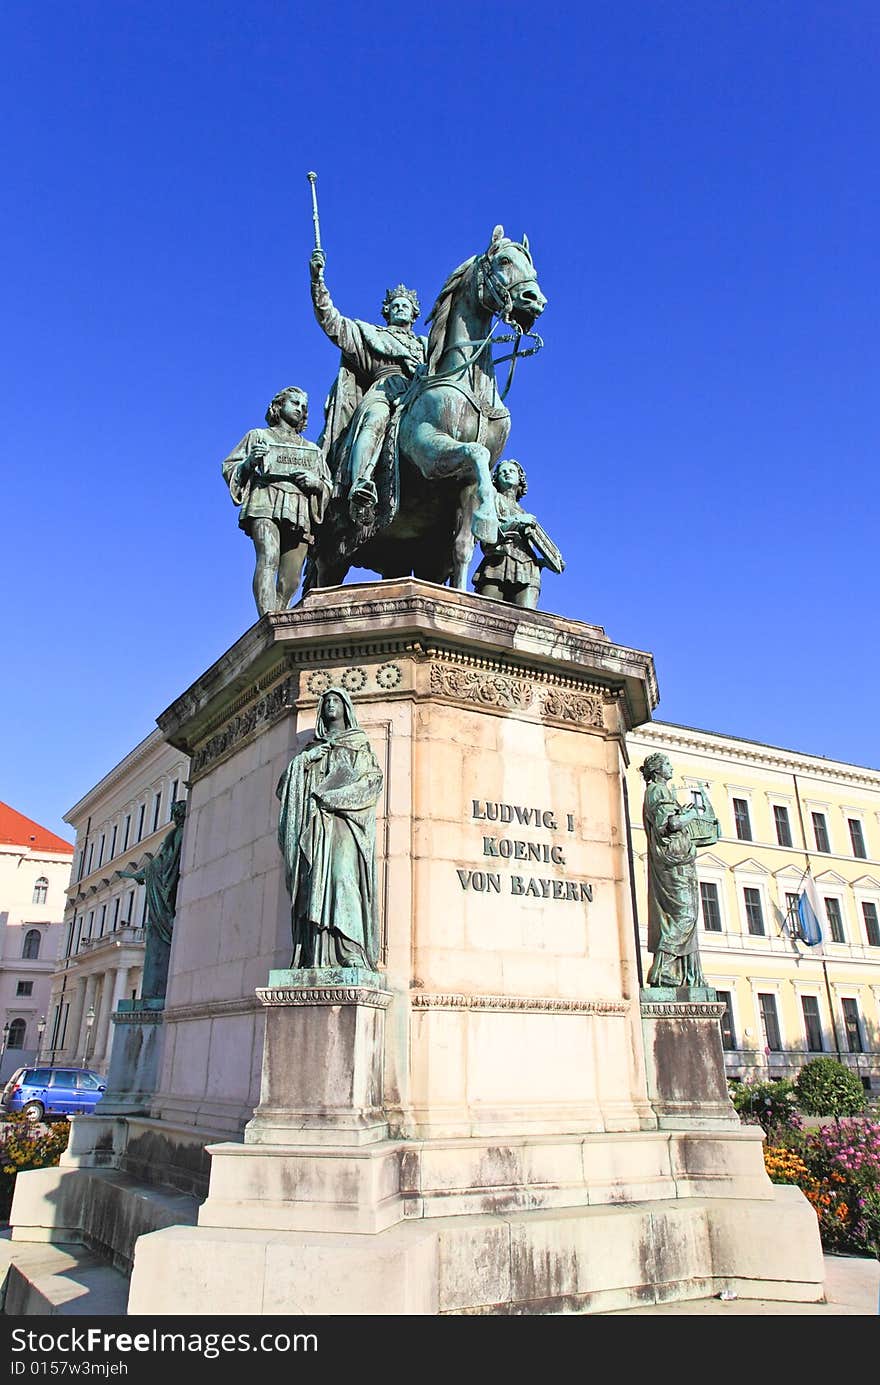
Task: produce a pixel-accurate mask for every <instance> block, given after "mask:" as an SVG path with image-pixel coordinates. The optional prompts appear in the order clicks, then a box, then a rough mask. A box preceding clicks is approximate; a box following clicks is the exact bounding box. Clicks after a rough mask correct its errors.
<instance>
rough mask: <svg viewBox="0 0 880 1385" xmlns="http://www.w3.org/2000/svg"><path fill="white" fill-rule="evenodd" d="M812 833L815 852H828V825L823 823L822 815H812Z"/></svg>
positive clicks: (829, 848)
mask: <svg viewBox="0 0 880 1385" xmlns="http://www.w3.org/2000/svg"><path fill="white" fill-rule="evenodd" d="M812 818H813V832H814V834H815V837H816V850H817V851H830V850H831V847H830V846H829V844H828V824H827V823H826V821H825V814H824V813H813V814H812Z"/></svg>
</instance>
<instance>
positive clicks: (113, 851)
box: [107, 823, 118, 861]
mask: <svg viewBox="0 0 880 1385" xmlns="http://www.w3.org/2000/svg"><path fill="white" fill-rule="evenodd" d="M117 831H118V828H117V826H116V824H115V823H114V824H113V831H112V833H111V834H110V855H109V856H108V857H107V860H108V861H112V860H113V857H114V856H115V855H116V833H117Z"/></svg>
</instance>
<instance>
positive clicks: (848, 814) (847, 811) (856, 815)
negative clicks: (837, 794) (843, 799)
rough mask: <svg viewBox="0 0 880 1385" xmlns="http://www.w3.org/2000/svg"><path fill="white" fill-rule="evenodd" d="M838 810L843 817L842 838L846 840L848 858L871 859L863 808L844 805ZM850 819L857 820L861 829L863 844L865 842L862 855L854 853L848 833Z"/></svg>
mask: <svg viewBox="0 0 880 1385" xmlns="http://www.w3.org/2000/svg"><path fill="white" fill-rule="evenodd" d="M840 812H841V816H842V817H843V832H844V840H845V841H846V844H847V846H848V848H849V856H850V859H851V860H853V861H870V860H871V849H870V846H869V845H868V828H867V824H866V823H865V814H864V812H863V810H862V809H861V808H846V807H844V808H841V810H840ZM850 821H852V822H857V823H858V824H859V826H860V827H861V829H862V841H863V842H864V844H865V854H864V856H857V855H856V854H855V851H854V850H853V842H852V836H851V835H850V830H849V824H850Z"/></svg>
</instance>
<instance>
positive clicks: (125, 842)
mask: <svg viewBox="0 0 880 1385" xmlns="http://www.w3.org/2000/svg"><path fill="white" fill-rule="evenodd" d="M130 835H131V813H126V815H125V830H124V831H123V833H122V850H123V851H127V850H128V839H129V837H130Z"/></svg>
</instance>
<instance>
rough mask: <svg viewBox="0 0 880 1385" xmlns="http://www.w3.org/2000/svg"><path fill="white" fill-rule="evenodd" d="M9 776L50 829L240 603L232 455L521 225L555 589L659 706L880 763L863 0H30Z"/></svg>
mask: <svg viewBox="0 0 880 1385" xmlns="http://www.w3.org/2000/svg"><path fill="white" fill-rule="evenodd" d="M0 44H2V51H3V53H4V77H3V83H2V91H0V108H2V109H0V117H2V130H3V134H4V145H5V157H4V161H3V191H4V194H5V202H6V207H5V211H4V215H3V217H2V220H0V242H2V250H3V264H4V269H5V274H4V279H5V281H6V283H5V289H4V294H3V298H4V306H5V309H6V312H5V330H4V332H3V338H2V347H0V350H2V353H3V362H2V371H0V382H2V392H3V400H4V406H3V413H4V433H5V436H6V437H7V440H8V442H9V447H8V453H7V458H6V465H5V485H4V491H3V493H4V501H5V506H4V508H5V520H6V523H5V533H4V535H3V542H2V546H0V552H2V562H3V596H4V601H3V625H4V639H3V658H2V678H0V687H2V694H0V695H2V707H0V712H2V723H0V724H2V728H3V753H2V761H3V763H2V774H0V798H2V799H4V800H6V801H8V802H9V803H11V804H12V805H13V806H14V807H16V808H17V809H19V810H20V811H21V812H24V813H27V814H28V815H29V816H31V817H34V818H36V819H37V820H38V821H39V822H41V823H43V824H44V825H45V826H47V827H49V828H51V829H53V830H56V831H59V830H60V831H66V829H65V828H64V825H63V823H62V814H63V813H64V812H65V811H66V810H67V809H68V808H69V807H70V806H71V805H72V804H73V803H74V802H75V801H76V800H77V799H78V798H79V797H80V796H81V795H82V793H83V792H85V790H87V789H88V788H89V787H90V786H91V785H92V784H93V783H94V782H95V781H96V780H97V779H98V778H99V777H100V776H101V775H102V774H104V773H105V772H106V771H107V770H108V769H110V768H111V767H112V766H113V765H114V764H115V763H116V761H117V760H118V759H120V758H121V757H122V756H123V755H124V754H125V753H126V752H127V751H128V750H129V749H130V748H131V747H132V746H133V745H134V744H135V743H136V742H137V741H138V740H139V739H141V738H142V737H143V736H144V735H146V734H147V733H148V732H149V731H150V730H151V729H152V728H153V726H154V724H155V717H156V716H157V714H158V713H160V712H161V711H162V710H163V709H164V708H165V707H166V706H167V705H168V704H169V703H170V702H171V701H172V700H173V699H174V698H175V697H176V696H177V695H178V694H179V693H181V692H182V691H183V690H184V689H185V688H186V687H187V686H188V685H189V684H190V683H191V682H192V680H193V679H194V678H196V677H197V676H198V675H199V674H200V673H201V672H203V670H204V669H205V668H206V667H207V666H208V665H209V664H211V663H212V662H213V661H214V660H215V659H216V658H217V657H219V655H220V654H222V653H223V651H224V650H225V649H227V648H228V647H229V645H231V644H232V643H233V642H234V641H235V640H236V639H237V638H238V636H239V635H240V634H242V632H243V631H244V630H245V629H246V628H247V627H248V626H249V625H250V624H251V623H252V621H253V619H254V618H255V612H254V609H253V604H252V597H251V591H250V579H251V570H252V548H251V545H250V542H249V540H247V539H246V538H245V536H244V535H243V534H242V533H241V532H240V531H239V530H238V528H237V526H236V514H235V510H234V507H233V505H232V503H231V501H230V499H229V496H228V494H227V492H226V489H225V487H224V485H223V482H222V479H221V476H220V462H221V459H222V458H223V457H224V456H225V455H226V453H227V452H228V451H229V450H230V449H231V447H232V446H233V445H234V444H235V443H236V442H237V441H238V439H239V438H240V437H241V436H242V434H243V433H244V432H245V431H246V429H247V428H249V427H252V426H255V425H257V424H259V423H260V422H261V421H262V417H263V412H264V410H265V406H266V403H267V401H268V399H269V398H270V397H271V395H272V394H274V393H275V391H276V390H278V389H279V388H281V387H282V386H284V385H287V384H290V383H297V384H301V385H303V386H304V387H305V388H306V389H307V390H308V391H309V394H310V395H311V401H312V418H311V422H310V428H309V432H310V434H311V436H312V437H314V436H316V435H317V432H318V431H319V424H320V413H321V402H322V400H323V398H324V395H325V393H326V391H327V388H328V386H329V384H330V383H331V380H332V379H333V376H334V373H335V369H336V363H337V356H336V352H335V351H334V349H333V347H332V346H331V345H330V343H329V342H328V341H327V340H326V339H325V338H324V337H323V335H322V334H321V332H320V331H319V329H318V327H317V325H316V324H315V322H314V320H313V318H312V315H311V308H310V303H309V295H308V274H307V262H308V256H309V252H310V249H311V237H312V223H311V209H310V201H309V190H308V183H307V181H306V177H305V174H306V171H307V170H308V169H311V168H314V169H316V170H317V171H318V174H319V184H318V187H319V193H320V200H321V217H322V232H323V239H324V243H325V246H326V249H327V252H328V263H327V281H328V284H329V286H330V289H331V291H332V293H333V295H334V297H335V299H336V301H337V303H338V305H339V306H340V308H341V309H342V311H344V312H346V313H348V314H349V315H351V316H358V317H367V318H371V319H376V317H377V312H378V307H379V303H380V301H381V298H382V295H383V294H384V291H385V288H386V286H388V285H389V284H394V283H397V282H398V281H399V280H400V279H403V280H405V281H406V282H407V283H411V284H413V285H414V286H416V287H417V288H418V289H419V291H420V293H421V297H422V301H423V305H425V308H426V310H427V306H428V305H429V304H430V303H431V301H432V300H433V297H434V295H435V294H436V292H437V290H438V288H439V287H440V285H441V284H442V282H443V280H444V278H445V277H446V275H447V274H448V273H449V271H450V270H451V269H452V268H453V267H454V266H455V265H456V264H458V263H459V262H460V261H461V260H463V259H464V258H465V257H466V256H468V255H470V254H472V253H474V252H475V251H477V250H479V249H481V248H483V247H484V245H485V244H486V242H487V240H488V237H489V235H490V233H491V230H492V227H493V225H494V224H495V223H496V222H502V223H503V224H504V226H505V228H506V229H507V231H508V232H509V233H511V234H513V235H515V236H516V237H517V238H518V237H520V236H521V234H522V233H523V232H524V231H525V232H527V233H528V235H529V238H530V240H531V244H532V250H533V254H534V258H535V263H536V267H537V269H538V274H539V278H540V282H541V287H542V288H543V290H544V292H545V293H546V295H547V297H548V299H549V306H548V308H547V310H546V312H545V314H544V317H543V320H542V326H541V331H542V333H543V335H544V337H545V340H546V343H547V345H546V348H545V350H544V352H543V354H542V355H541V356H539V357H537V358H536V359H534V360H530V361H526V362H525V363H524V364H523V365H522V366H520V368H519V372H518V375H517V379H516V382H515V385H514V389H513V392H512V394H511V396H510V398H509V400H508V402H509V403H510V405H511V408H512V414H513V427H512V432H511V437H510V442H509V445H508V449H507V451H508V455H512V456H516V457H518V458H519V459H520V460H521V461H522V462H523V464H524V465H525V466H526V468H527V470H528V472H529V479H530V492H529V504H530V506H531V507H532V508H533V509H534V510H535V511H536V512H537V513H538V515H539V516H540V517H541V518H542V520H543V522H544V524H545V527H546V528H547V529H548V530H549V531H550V532H551V533H552V534H553V535H554V537H555V538H556V539H557V542H558V543H559V545H560V547H561V548H562V550H563V552H564V553H565V554H566V556H567V558H568V570H567V572H566V573H565V575H564V576H562V577H554V576H553V575H552V574H548V575H547V576H546V577H545V584H544V592H543V596H542V606H543V607H544V608H545V609H548V610H553V611H557V612H560V613H562V614H564V615H567V616H572V617H575V618H578V619H583V620H586V621H589V622H594V623H598V624H601V625H604V626H605V628H606V630H607V631H608V633H609V635H610V636H611V637H612V638H613V639H615V640H618V641H621V642H624V643H628V644H631V645H634V646H636V647H638V648H642V649H649V650H651V651H652V652H653V653H654V656H655V659H656V663H657V672H658V678H659V683H660V692H661V702H660V706H659V708H658V710H657V715H658V717H662V718H663V719H665V720H669V721H676V722H684V723H687V724H690V725H696V726H702V727H706V728H709V729H712V730H717V731H722V732H730V733H733V734H735V735H738V736H745V737H752V738H755V739H758V740H767V741H770V742H773V743H776V744H780V745H784V746H791V747H794V748H800V749H804V750H808V751H811V752H814V753H817V754H823V755H828V756H832V757H835V758H839V759H846V760H853V761H856V762H859V763H866V764H871V765H875V766H880V717H878V705H877V703H878V698H877V694H878V682H880V641H878V634H877V625H878V620H877V607H878V580H877V571H878V542H877V532H878V510H880V505H878V501H880V495H878V478H877V471H878V456H880V392H878V365H880V350H878V322H880V303H878V297H880V289H878V285H880V275H878V254H877V252H878V246H880V207H878V178H877V169H878V162H880V161H878V133H880V129H878V126H880V118H878V100H877V93H878V89H880V64H878V55H880V9H878V6H877V4H876V3H875V0H847V3H846V4H840V3H839V2H838V0H827V2H826V3H819V2H818V0H760V2H759V0H735V2H734V0H711V3H707V0H693V3H679V0H614V2H613V3H604V0H603V2H602V3H595V2H594V0H586V3H582V4H578V5H575V4H570V3H563V4H559V3H556V4H551V5H544V6H542V5H538V4H535V3H525V2H524V0H505V3H492V2H491V0H489V3H486V4H481V5H475V4H465V3H461V0H449V2H448V3H444V4H443V5H437V6H433V7H428V6H415V5H412V4H399V3H389V4H384V5H383V4H381V3H375V4H373V5H360V4H353V3H352V4H338V3H332V0H331V2H330V3H326V4H324V5H321V6H317V5H304V4H302V5H300V4H292V3H282V2H281V0H278V2H277V3H270V0H248V3H247V4H243V3H241V0H235V3H220V0H215V2H214V3H207V0H206V2H205V3H198V2H197V0H175V3H173V4H172V3H168V0H151V3H146V2H145V0H127V2H126V3H125V4H115V3H109V2H106V3H96V2H94V0H90V2H89V3H86V0H67V3H57V4H54V5H39V6H38V5H34V4H32V3H30V2H29V0H28V3H24V2H23V0H6V4H5V5H4V7H3V12H2V16H0Z"/></svg>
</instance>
